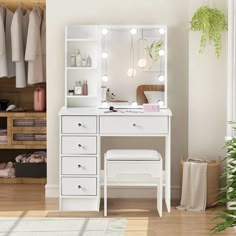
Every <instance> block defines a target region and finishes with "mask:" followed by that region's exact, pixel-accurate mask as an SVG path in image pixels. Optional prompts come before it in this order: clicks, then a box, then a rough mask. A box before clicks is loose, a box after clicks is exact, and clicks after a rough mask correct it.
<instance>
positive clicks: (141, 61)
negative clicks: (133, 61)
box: [138, 58, 147, 68]
mask: <svg viewBox="0 0 236 236" xmlns="http://www.w3.org/2000/svg"><path fill="white" fill-rule="evenodd" d="M138 66H139V67H140V68H144V67H146V66H147V60H146V59H145V58H141V59H139V60H138Z"/></svg>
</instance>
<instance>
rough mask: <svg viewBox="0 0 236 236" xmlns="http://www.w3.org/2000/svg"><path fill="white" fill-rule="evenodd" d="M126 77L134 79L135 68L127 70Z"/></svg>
mask: <svg viewBox="0 0 236 236" xmlns="http://www.w3.org/2000/svg"><path fill="white" fill-rule="evenodd" d="M127 75H128V76H129V77H135V75H136V69H135V68H132V67H131V68H129V69H128V72H127Z"/></svg>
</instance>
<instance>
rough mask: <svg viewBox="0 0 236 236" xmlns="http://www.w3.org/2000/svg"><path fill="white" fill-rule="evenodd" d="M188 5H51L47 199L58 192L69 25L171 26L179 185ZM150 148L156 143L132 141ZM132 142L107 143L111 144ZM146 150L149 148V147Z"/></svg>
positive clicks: (90, 1)
mask: <svg viewBox="0 0 236 236" xmlns="http://www.w3.org/2000/svg"><path fill="white" fill-rule="evenodd" d="M188 2H189V1H188V0H181V1H173V0H165V1H161V0H149V1H145V0H126V1H120V0H99V1H96V0H86V1H85V0H83V1H81V0H60V1H58V0H47V78H48V82H47V93H48V99H47V110H48V121H47V122H48V171H47V172H48V173H47V174H48V177H47V186H46V189H47V191H46V194H47V196H55V193H56V190H57V187H58V175H59V174H58V161H59V153H58V149H59V148H58V137H59V132H58V127H59V126H58V115H57V113H58V111H59V109H60V107H61V106H62V105H63V97H64V26H65V25H66V24H166V25H167V26H168V37H169V39H168V72H169V79H168V92H169V94H168V102H169V107H170V108H171V109H172V112H173V120H172V185H174V186H177V187H178V186H179V183H180V173H179V165H180V164H179V162H180V157H181V155H182V154H185V155H186V154H187V145H188V138H187V136H188V130H187V129H188V30H187V29H188ZM136 141H137V142H138V143H139V144H140V145H142V144H143V142H145V143H146V144H147V143H148V145H149V146H150V147H153V146H154V145H155V144H156V140H155V139H148V140H147V139H144V140H141V141H140V140H128V142H130V144H131V146H132V145H133V146H134V145H135V144H136ZM117 142H119V145H123V146H125V145H127V140H126V139H125V140H124V139H123V140H120V139H116V138H114V139H109V140H105V142H104V145H103V150H105V149H107V148H108V146H109V145H112V146H116V145H117ZM145 146H146V145H145Z"/></svg>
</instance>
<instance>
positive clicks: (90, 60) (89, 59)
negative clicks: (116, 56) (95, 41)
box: [87, 55, 92, 67]
mask: <svg viewBox="0 0 236 236" xmlns="http://www.w3.org/2000/svg"><path fill="white" fill-rule="evenodd" d="M87 66H88V67H92V58H91V57H90V55H88V57H87Z"/></svg>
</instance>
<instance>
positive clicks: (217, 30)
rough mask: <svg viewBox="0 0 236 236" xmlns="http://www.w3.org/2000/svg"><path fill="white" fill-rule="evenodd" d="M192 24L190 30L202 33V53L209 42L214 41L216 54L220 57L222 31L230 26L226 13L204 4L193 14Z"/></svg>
mask: <svg viewBox="0 0 236 236" xmlns="http://www.w3.org/2000/svg"><path fill="white" fill-rule="evenodd" d="M190 25H191V27H190V30H192V31H200V32H201V33H202V35H201V40H200V50H199V52H200V53H202V52H203V51H204V49H205V47H206V43H207V42H209V43H213V45H214V47H215V53H216V56H217V57H219V56H220V54H221V50H222V33H223V32H224V31H227V28H228V27H227V20H226V16H225V14H224V13H223V12H222V11H221V10H219V9H217V8H211V7H209V6H202V7H200V8H198V9H197V11H196V12H195V14H194V15H193V17H192V19H191V21H190Z"/></svg>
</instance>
